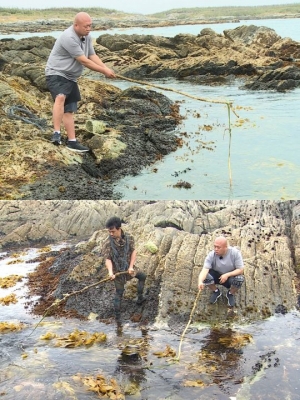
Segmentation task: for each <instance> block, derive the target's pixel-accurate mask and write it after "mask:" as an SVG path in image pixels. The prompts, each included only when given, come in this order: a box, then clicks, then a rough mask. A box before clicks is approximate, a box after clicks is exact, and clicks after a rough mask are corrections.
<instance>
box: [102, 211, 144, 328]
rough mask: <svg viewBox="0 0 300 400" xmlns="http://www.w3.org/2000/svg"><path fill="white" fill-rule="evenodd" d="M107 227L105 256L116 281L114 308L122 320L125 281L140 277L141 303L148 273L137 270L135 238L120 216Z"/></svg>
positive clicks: (117, 317) (138, 286) (139, 300)
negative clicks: (123, 225) (123, 224)
mask: <svg viewBox="0 0 300 400" xmlns="http://www.w3.org/2000/svg"><path fill="white" fill-rule="evenodd" d="M105 226H106V228H107V230H108V233H109V237H108V238H107V240H106V241H105V243H104V246H103V251H102V253H103V256H104V258H105V265H106V268H107V270H108V274H109V276H110V278H111V279H112V280H113V281H114V283H115V288H116V294H115V300H114V309H115V315H116V320H117V322H118V323H120V321H121V301H122V297H123V293H124V286H125V283H126V282H127V281H129V280H131V279H132V278H134V277H135V278H137V279H138V284H137V292H138V298H137V304H138V305H141V304H142V303H143V302H144V301H145V298H144V297H143V291H144V286H145V280H146V274H144V273H143V272H140V271H137V272H136V271H135V267H134V263H135V260H136V250H135V245H134V238H133V236H132V235H129V234H128V233H125V232H124V231H123V229H122V227H121V226H122V221H121V219H120V218H118V217H112V218H110V219H109V220H108V221H107V222H106V225H105ZM118 272H127V273H126V274H120V275H117V276H116V274H117V273H118Z"/></svg>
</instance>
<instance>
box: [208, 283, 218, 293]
mask: <svg viewBox="0 0 300 400" xmlns="http://www.w3.org/2000/svg"><path fill="white" fill-rule="evenodd" d="M207 286H208V287H209V288H210V290H212V291H213V292H214V291H215V290H217V289H218V288H217V286H216V285H215V284H214V283H213V284H212V285H207Z"/></svg>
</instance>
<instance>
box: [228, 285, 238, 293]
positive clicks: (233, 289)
mask: <svg viewBox="0 0 300 400" xmlns="http://www.w3.org/2000/svg"><path fill="white" fill-rule="evenodd" d="M238 290H239V289H238V288H237V287H234V286H231V287H230V293H231V294H236V292H237V291H238Z"/></svg>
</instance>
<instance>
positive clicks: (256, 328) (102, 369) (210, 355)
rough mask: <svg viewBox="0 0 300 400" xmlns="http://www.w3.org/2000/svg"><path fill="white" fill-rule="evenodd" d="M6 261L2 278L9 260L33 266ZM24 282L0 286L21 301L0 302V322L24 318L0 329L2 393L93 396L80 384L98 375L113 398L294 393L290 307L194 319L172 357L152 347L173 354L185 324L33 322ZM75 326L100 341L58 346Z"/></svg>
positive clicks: (298, 322) (295, 344)
mask: <svg viewBox="0 0 300 400" xmlns="http://www.w3.org/2000/svg"><path fill="white" fill-rule="evenodd" d="M36 253H37V251H36V250H34V251H33V250H32V249H31V250H28V251H27V252H23V253H22V257H25V258H26V260H27V261H29V260H30V257H31V258H35V257H36ZM20 258H21V256H20ZM12 260H13V257H10V258H8V257H7V256H5V255H3V259H2V260H1V265H0V267H1V268H0V270H1V273H2V277H3V276H5V275H6V276H7V275H9V274H10V270H9V265H13V266H14V270H17V273H21V272H22V273H23V275H25V274H26V270H25V269H26V268H28V270H31V269H32V265H31V264H30V263H27V264H24V263H22V262H21V261H22V260H21V259H20V262H19V263H15V264H9V262H11V261H12ZM18 266H19V267H20V270H19V271H18ZM26 266H27V267H26ZM3 271H6V272H5V273H4V272H3ZM24 284H25V280H24V281H23V286H17V285H16V286H14V287H13V288H10V289H1V290H2V291H1V297H2V296H3V295H6V292H5V291H6V290H7V291H12V292H14V293H16V294H17V297H18V299H19V303H21V305H20V304H19V303H18V304H11V305H9V306H1V317H0V322H4V321H6V322H15V323H17V322H21V323H23V324H24V327H23V329H21V330H20V331H13V332H7V333H0V360H1V367H0V393H1V396H3V398H5V399H14V400H24V399H29V398H30V399H31V400H35V399H43V400H44V399H47V400H52V399H53V400H54V399H58V400H63V399H80V400H85V399H96V398H99V397H98V395H97V393H96V392H93V391H91V390H89V387H88V386H87V382H90V383H91V382H95V380H96V379H98V382H99V379H100V378H99V377H101V378H103V379H105V382H106V383H107V384H106V388H107V387H108V386H110V387H111V386H112V385H116V387H118V390H119V393H120V396H121V395H122V397H119V399H121V398H126V399H144V400H146V399H147V400H152V399H153V400H154V399H155V400H157V399H172V400H183V399H192V400H193V399H200V398H208V399H218V400H219V399H221V400H222V399H230V398H231V399H237V400H247V399H249V400H250V399H283V398H285V399H296V398H298V397H299V390H300V388H299V368H300V361H299V360H300V357H299V356H300V354H299V353H300V350H299V340H300V318H299V317H300V314H299V312H297V311H294V312H291V313H288V314H285V315H281V314H280V315H276V316H275V317H272V318H269V319H268V320H265V321H259V322H257V323H253V324H250V325H244V326H238V325H235V324H234V323H230V322H227V323H226V324H224V323H223V324H220V326H212V327H210V326H208V325H194V326H192V327H191V329H190V330H189V331H188V332H187V333H186V335H185V337H184V342H183V346H182V352H181V357H180V361H176V358H174V357H170V356H166V357H163V356H161V357H158V356H157V355H155V354H154V353H160V354H162V353H164V350H165V349H166V348H167V347H169V348H171V349H173V350H175V352H177V351H178V347H179V343H180V336H181V333H182V331H183V329H184V326H181V327H178V331H177V332H174V331H170V330H169V329H167V328H166V329H158V328H156V327H155V326H139V325H138V324H135V323H132V322H128V323H125V325H123V326H122V327H116V326H115V325H114V324H112V325H106V324H103V323H99V322H98V321H96V320H95V319H94V318H91V320H88V321H78V320H75V319H64V318H60V319H55V318H53V317H50V318H45V319H44V320H43V321H40V319H41V318H40V317H39V318H37V317H33V316H31V315H30V314H29V313H28V312H26V310H25V309H24V304H23V306H22V298H23V297H24V296H26V287H25V286H24ZM21 309H22V312H21ZM16 310H17V311H16ZM15 311H16V312H15ZM38 322H40V323H39V324H38V325H37V323H38ZM76 330H78V331H85V332H89V333H91V334H92V333H96V332H98V333H99V332H103V333H105V334H106V335H107V340H106V341H104V342H100V343H97V344H94V345H91V346H78V347H74V348H73V347H69V346H68V345H66V346H65V347H63V346H62V347H59V346H57V338H61V337H66V336H67V335H69V334H70V333H72V332H74V331H76ZM49 332H50V333H52V339H49V340H42V339H41V336H43V335H45V334H46V333H49ZM65 343H66V342H65ZM97 377H98V378H97ZM111 379H113V381H111ZM110 382H113V383H110ZM103 387H104V386H103ZM124 396H125V397H124ZM111 398H113V397H111ZM114 398H118V397H114Z"/></svg>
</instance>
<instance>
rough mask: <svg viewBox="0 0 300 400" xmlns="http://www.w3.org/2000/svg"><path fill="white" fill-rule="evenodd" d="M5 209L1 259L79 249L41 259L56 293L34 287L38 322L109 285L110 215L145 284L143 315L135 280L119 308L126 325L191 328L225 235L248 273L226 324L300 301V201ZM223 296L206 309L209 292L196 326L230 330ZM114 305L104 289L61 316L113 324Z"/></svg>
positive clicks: (11, 205)
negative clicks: (204, 272)
mask: <svg viewBox="0 0 300 400" xmlns="http://www.w3.org/2000/svg"><path fill="white" fill-rule="evenodd" d="M3 203H4V204H2V205H1V207H2V208H1V218H2V222H3V223H2V226H5V229H6V231H4V232H2V237H1V241H0V243H1V245H2V249H3V250H5V249H6V248H11V247H12V246H13V245H21V244H22V245H24V244H25V243H26V244H29V243H32V244H33V243H34V244H38V243H44V242H45V238H47V239H48V241H49V242H51V240H60V241H61V240H63V239H64V240H65V239H71V238H72V243H74V240H75V244H74V245H72V246H71V247H69V248H67V249H65V250H64V251H61V252H60V253H59V254H58V255H56V257H54V258H53V259H50V258H49V259H48V260H47V259H45V263H44V264H42V266H41V267H40V268H42V271H43V277H44V278H43V279H44V280H45V282H56V284H55V285H51V288H50V287H48V286H47V285H46V286H45V287H41V286H40V285H38V287H37V285H36V286H34V285H33V288H32V294H36V295H39V296H40V301H39V304H38V308H37V309H36V311H38V312H39V313H43V312H44V310H45V308H47V307H49V306H50V305H51V304H52V302H53V301H54V300H55V299H56V298H57V299H62V298H63V296H64V294H65V293H72V292H74V291H76V290H82V289H83V288H84V287H86V286H87V285H90V284H94V283H96V282H99V281H101V280H103V279H105V278H107V272H106V268H105V266H104V260H103V257H102V253H101V252H102V245H103V242H104V240H105V239H106V237H107V231H106V229H105V228H104V227H105V221H106V219H107V218H108V216H110V215H118V216H120V217H121V218H123V219H124V220H125V221H126V223H125V224H124V229H125V230H126V231H127V232H129V233H132V234H133V235H134V237H135V240H136V249H137V254H138V256H137V261H136V266H137V267H138V268H139V269H140V270H143V271H144V272H146V274H147V280H146V295H147V301H146V302H145V303H143V305H142V306H137V305H136V304H135V300H136V282H135V279H133V280H131V281H130V282H128V283H127V286H126V293H125V296H124V301H123V304H122V307H123V308H122V314H123V318H124V319H125V320H126V319H131V318H134V316H136V315H140V321H141V322H144V323H147V322H154V321H156V322H159V323H166V324H168V325H169V326H172V327H176V326H177V325H178V324H184V323H187V321H188V319H189V315H190V312H191V310H192V307H193V304H194V302H195V299H196V295H197V293H198V289H197V278H198V274H199V272H200V270H201V269H202V265H203V262H204V259H205V256H206V254H207V253H208V251H210V250H211V249H212V247H213V241H214V238H215V237H216V236H218V235H225V236H226V237H227V238H228V239H229V241H230V244H231V245H234V246H238V247H239V248H240V249H241V252H242V255H243V258H244V263H245V278H246V281H245V284H244V285H243V286H242V288H241V290H240V292H239V293H238V295H237V299H236V300H237V305H236V307H235V309H234V313H233V314H231V315H230V318H234V320H236V321H237V322H243V321H249V320H257V319H263V318H266V317H268V316H270V315H273V314H275V313H285V312H287V311H289V310H291V309H293V308H294V307H296V306H297V302H298V301H299V300H298V299H299V297H298V296H299V290H300V285H299V279H298V275H299V261H300V258H299V254H300V253H299V249H300V241H299V234H298V233H299V227H300V219H299V209H300V208H299V207H300V204H299V201H284V202H279V201H278V202H276V201H225V202H224V201H158V202H144V201H141V202H131V201H126V202H122V201H120V202H118V201H104V202H95V201H84V200H82V201H77V202H71V201H70V202H69V201H65V202H55V201H48V202H47V201H46V202H44V201H36V202H34V201H29V202H24V201H14V202H3ZM26 203H27V206H28V208H26V207H25V204H26ZM29 209H30V210H31V212H30V213H29V211H28V210H29ZM33 210H34V211H33ZM29 214H30V215H29ZM33 221H35V222H34V223H33ZM75 235H76V236H75ZM149 243H150V244H152V245H151V246H150V245H149ZM152 249H155V251H151V250H152ZM50 255H51V254H50ZM297 274H298V275H297ZM221 289H223V288H222V287H221ZM41 290H42V291H41ZM222 293H223V296H222V297H221V299H220V300H219V301H218V303H217V304H214V305H210V304H209V296H210V293H209V291H208V290H204V291H203V292H202V293H201V295H200V299H199V301H198V304H197V308H196V312H195V315H194V319H195V320H196V321H209V322H216V323H217V322H218V321H223V320H226V319H227V318H228V316H229V314H228V309H227V302H226V298H225V291H224V290H222ZM113 297H114V285H113V284H112V283H111V282H110V281H109V282H103V283H100V284H99V285H98V286H96V287H93V288H91V289H89V290H85V291H83V292H82V293H81V294H77V295H76V296H71V297H69V298H68V300H67V302H66V304H65V305H64V308H63V309H60V310H59V313H63V312H67V313H73V314H74V313H76V314H78V315H79V316H81V317H87V316H88V315H89V314H90V313H91V312H93V313H96V314H97V315H98V318H99V319H100V320H107V321H111V320H113V316H114V311H113ZM57 312H58V311H57Z"/></svg>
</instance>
